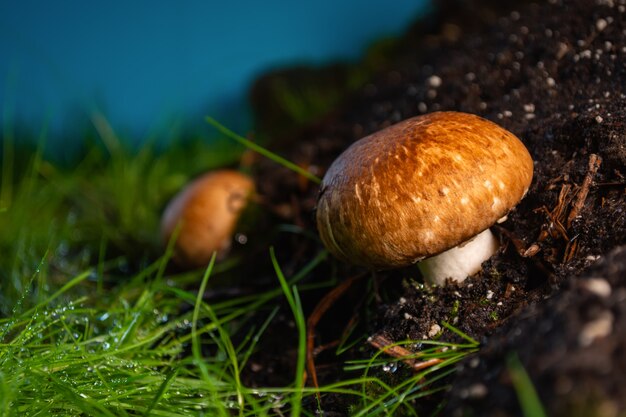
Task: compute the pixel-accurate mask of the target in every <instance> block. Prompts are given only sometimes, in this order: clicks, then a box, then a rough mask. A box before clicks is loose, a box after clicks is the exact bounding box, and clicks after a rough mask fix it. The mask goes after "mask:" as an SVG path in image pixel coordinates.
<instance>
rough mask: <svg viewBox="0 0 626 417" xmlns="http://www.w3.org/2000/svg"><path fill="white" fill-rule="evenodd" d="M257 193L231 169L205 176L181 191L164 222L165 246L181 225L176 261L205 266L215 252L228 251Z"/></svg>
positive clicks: (172, 202) (176, 248) (168, 208)
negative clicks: (241, 214) (244, 209)
mask: <svg viewBox="0 0 626 417" xmlns="http://www.w3.org/2000/svg"><path fill="white" fill-rule="evenodd" d="M253 192H254V183H253V182H252V180H251V179H250V178H249V177H247V176H245V175H243V174H241V173H239V172H237V171H232V170H221V171H214V172H210V173H208V174H204V175H202V176H200V177H198V178H196V179H195V180H193V181H192V182H191V183H190V184H189V185H187V186H186V187H185V188H184V189H183V190H182V191H181V192H179V193H178V194H177V195H176V196H175V197H174V198H173V199H172V200H171V201H170V203H169V204H168V205H167V207H166V209H165V211H164V213H163V217H162V219H161V236H162V238H163V240H164V242H165V243H167V242H168V241H169V240H170V238H171V237H172V233H174V231H175V230H176V227H177V226H178V224H179V223H180V231H179V232H178V237H177V239H176V243H175V246H174V260H176V262H177V263H179V264H181V265H183V266H187V267H199V266H203V265H206V264H207V263H208V262H209V260H210V259H211V256H213V252H217V253H218V256H222V255H224V254H225V253H226V251H227V250H228V249H229V247H230V244H231V240H232V235H233V231H234V229H235V226H236V224H237V220H238V219H239V215H240V213H241V211H242V210H243V208H244V207H245V206H246V203H247V201H248V197H249V196H250V195H251V194H252V193H253Z"/></svg>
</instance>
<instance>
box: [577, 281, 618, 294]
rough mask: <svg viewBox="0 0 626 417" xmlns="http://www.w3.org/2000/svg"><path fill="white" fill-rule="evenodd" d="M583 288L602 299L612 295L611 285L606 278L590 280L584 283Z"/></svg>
mask: <svg viewBox="0 0 626 417" xmlns="http://www.w3.org/2000/svg"><path fill="white" fill-rule="evenodd" d="M582 286H583V288H584V289H586V290H587V291H589V292H591V293H593V294H596V295H597V296H600V297H608V296H610V295H611V284H609V282H608V281H607V280H605V279H604V278H590V279H587V280H584V281H582Z"/></svg>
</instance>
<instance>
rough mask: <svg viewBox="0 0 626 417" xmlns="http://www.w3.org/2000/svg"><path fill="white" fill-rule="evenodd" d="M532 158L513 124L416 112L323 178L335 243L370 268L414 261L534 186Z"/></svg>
mask: <svg viewBox="0 0 626 417" xmlns="http://www.w3.org/2000/svg"><path fill="white" fill-rule="evenodd" d="M532 176H533V161H532V159H531V157H530V154H529V153H528V150H527V149H526V148H525V147H524V145H523V144H522V142H521V141H520V140H519V139H518V138H517V137H515V136H514V135H513V134H512V133H510V132H508V131H507V130H505V129H503V128H501V127H499V126H498V125H496V124H494V123H492V122H490V121H488V120H485V119H483V118H480V117H478V116H475V115H471V114H466V113H458V112H437V113H431V114H427V115H423V116H419V117H414V118H411V119H408V120H405V121H403V122H400V123H398V124H395V125H393V126H390V127H388V128H386V129H383V130H381V131H379V132H376V133H374V134H372V135H370V136H367V137H365V138H363V139H361V140H359V141H357V142H355V143H354V144H352V146H350V147H349V148H348V149H346V150H345V151H344V152H343V153H342V154H341V155H340V156H339V157H338V158H337V159H336V160H335V161H334V162H333V163H332V164H331V166H330V168H329V169H328V171H327V172H326V175H325V176H324V179H323V180H322V184H321V188H320V195H319V199H318V203H317V227H318V230H319V233H320V236H321V238H322V241H323V242H324V244H325V246H326V247H327V248H328V250H329V251H330V252H331V253H332V254H333V255H335V256H336V257H338V258H340V259H342V260H344V261H347V262H349V263H352V264H357V265H363V266H366V267H369V268H372V269H388V268H395V267H402V266H407V265H410V264H412V263H415V262H417V261H419V260H421V259H423V258H427V257H430V256H433V255H436V254H439V253H441V252H444V251H446V250H448V249H450V248H452V247H454V246H457V245H459V244H460V243H463V242H465V241H466V240H468V239H470V238H471V237H472V236H474V235H476V234H478V233H480V232H481V231H483V230H485V229H487V228H489V227H490V226H491V225H493V224H494V223H495V222H496V221H497V220H498V219H500V218H502V217H503V216H505V215H506V214H507V213H508V211H509V210H511V208H513V207H514V206H515V205H516V204H517V203H518V202H519V201H520V200H521V199H522V198H523V197H524V195H525V194H526V192H527V191H528V187H529V186H530V183H531V181H532Z"/></svg>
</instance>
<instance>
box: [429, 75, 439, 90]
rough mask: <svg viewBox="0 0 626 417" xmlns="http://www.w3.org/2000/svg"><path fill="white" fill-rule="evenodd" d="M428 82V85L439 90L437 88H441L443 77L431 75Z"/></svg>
mask: <svg viewBox="0 0 626 417" xmlns="http://www.w3.org/2000/svg"><path fill="white" fill-rule="evenodd" d="M426 82H427V83H428V85H429V86H430V87H432V88H437V87H439V86H441V77H439V76H437V75H431V76H430V77H428V79H427V80H426Z"/></svg>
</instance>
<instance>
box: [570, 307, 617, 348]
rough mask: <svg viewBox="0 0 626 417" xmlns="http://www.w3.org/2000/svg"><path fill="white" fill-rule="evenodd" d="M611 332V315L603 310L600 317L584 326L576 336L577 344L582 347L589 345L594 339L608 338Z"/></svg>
mask: <svg viewBox="0 0 626 417" xmlns="http://www.w3.org/2000/svg"><path fill="white" fill-rule="evenodd" d="M612 330H613V314H612V313H611V312H610V311H608V310H605V311H603V312H602V313H600V315H599V316H598V317H597V318H596V319H594V320H592V321H590V322H589V323H587V324H585V326H584V327H583V328H582V330H581V332H580V334H579V335H578V343H579V344H580V345H581V346H583V347H586V346H589V345H591V344H592V343H593V342H594V341H595V340H596V339H600V338H602V337H605V336H608V335H609V333H611V331H612Z"/></svg>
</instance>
